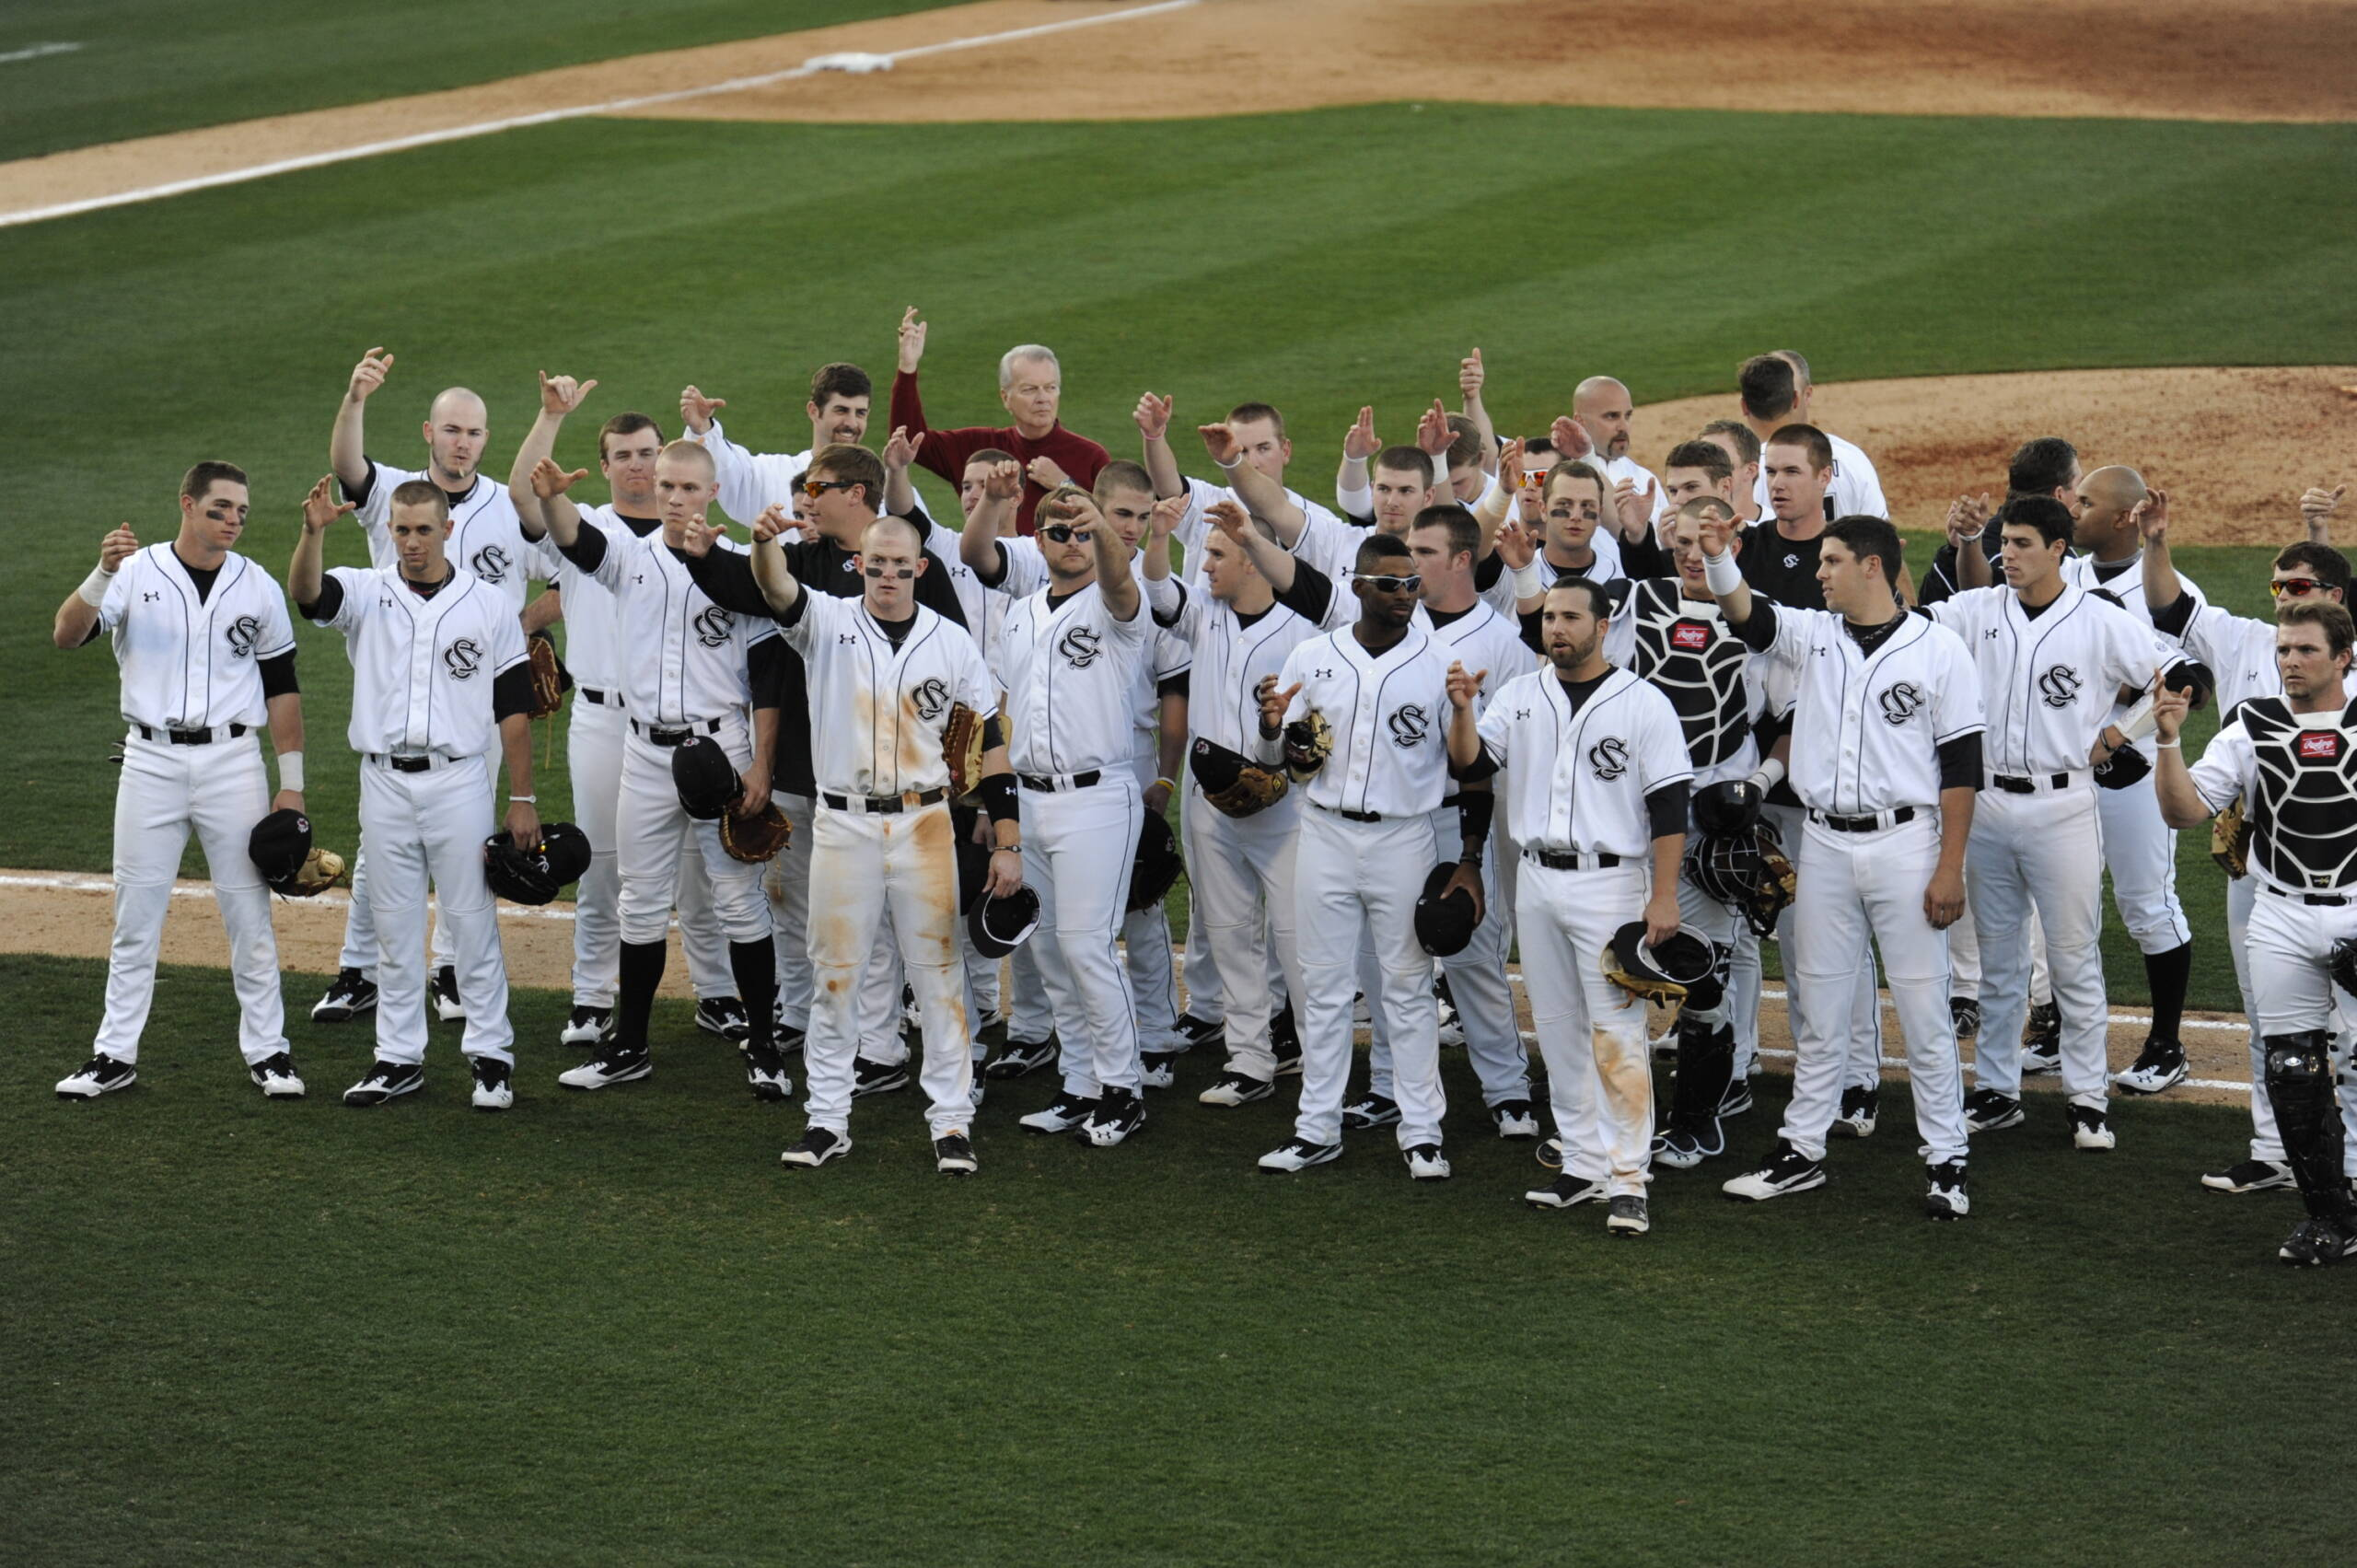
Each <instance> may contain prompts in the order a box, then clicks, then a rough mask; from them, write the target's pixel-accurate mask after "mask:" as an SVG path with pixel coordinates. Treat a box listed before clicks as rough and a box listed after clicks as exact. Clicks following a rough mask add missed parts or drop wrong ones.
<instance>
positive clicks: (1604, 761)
mask: <svg viewBox="0 0 2357 1568" xmlns="http://www.w3.org/2000/svg"><path fill="white" fill-rule="evenodd" d="M1587 765H1588V766H1589V767H1590V768H1592V769H1594V770H1595V771H1596V778H1597V779H1598V780H1600V781H1602V782H1603V783H1605V784H1610V783H1611V782H1612V781H1613V780H1614V779H1617V778H1619V777H1620V775H1621V774H1623V773H1625V772H1628V771H1629V743H1628V742H1627V741H1625V740H1623V739H1621V738H1620V737H1619V736H1617V735H1608V736H1606V737H1605V738H1603V739H1602V740H1599V741H1597V742H1596V744H1595V745H1593V746H1591V747H1589V748H1588V749H1587Z"/></svg>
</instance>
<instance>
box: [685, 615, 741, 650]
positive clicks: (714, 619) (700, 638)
mask: <svg viewBox="0 0 2357 1568" xmlns="http://www.w3.org/2000/svg"><path fill="white" fill-rule="evenodd" d="M692 624H693V625H694V627H695V629H696V641H697V642H699V643H702V645H704V646H705V647H707V648H716V647H718V646H720V645H721V644H723V643H725V642H726V641H728V639H729V636H730V635H731V633H734V632H735V631H736V630H737V618H736V617H735V616H733V615H731V614H729V613H728V611H726V610H723V609H721V608H720V606H718V605H716V604H708V605H705V606H704V607H703V608H702V610H697V611H696V618H695V620H694V621H693V622H692Z"/></svg>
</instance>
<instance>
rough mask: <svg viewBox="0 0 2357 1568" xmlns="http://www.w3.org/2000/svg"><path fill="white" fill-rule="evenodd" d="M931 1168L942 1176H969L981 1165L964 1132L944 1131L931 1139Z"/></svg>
mask: <svg viewBox="0 0 2357 1568" xmlns="http://www.w3.org/2000/svg"><path fill="white" fill-rule="evenodd" d="M933 1168H934V1169H935V1170H937V1171H939V1172H941V1174H942V1175H944V1176H971V1175H973V1174H974V1173H975V1172H976V1171H978V1170H980V1169H981V1168H982V1167H981V1161H980V1160H977V1159H976V1158H975V1157H974V1145H973V1144H972V1143H971V1141H970V1140H969V1139H968V1138H967V1136H966V1134H965V1133H963V1132H944V1133H943V1134H942V1135H941V1136H940V1137H938V1138H935V1140H934V1141H933Z"/></svg>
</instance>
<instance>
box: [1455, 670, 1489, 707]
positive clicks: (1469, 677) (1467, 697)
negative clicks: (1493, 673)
mask: <svg viewBox="0 0 2357 1568" xmlns="http://www.w3.org/2000/svg"><path fill="white" fill-rule="evenodd" d="M1487 679H1490V672H1489V671H1488V670H1486V669H1485V670H1483V671H1481V672H1480V674H1479V675H1474V674H1470V673H1469V672H1468V671H1467V670H1466V668H1465V666H1464V665H1463V663H1461V662H1460V661H1458V660H1455V659H1452V660H1450V661H1449V666H1448V702H1449V705H1450V706H1451V707H1457V708H1469V707H1471V706H1472V705H1473V699H1474V698H1476V697H1478V696H1480V694H1481V682H1483V681H1484V680H1487Z"/></svg>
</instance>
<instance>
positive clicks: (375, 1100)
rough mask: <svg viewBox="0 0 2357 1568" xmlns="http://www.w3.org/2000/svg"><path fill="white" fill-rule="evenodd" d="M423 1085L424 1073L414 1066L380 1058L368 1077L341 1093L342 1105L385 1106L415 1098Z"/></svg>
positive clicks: (370, 1064)
mask: <svg viewBox="0 0 2357 1568" xmlns="http://www.w3.org/2000/svg"><path fill="white" fill-rule="evenodd" d="M424 1082H425V1069H424V1067H421V1066H419V1065H418V1064H417V1063H414V1062H388V1061H386V1060H385V1059H384V1058H383V1057H381V1056H379V1057H378V1058H377V1060H376V1061H374V1062H372V1063H369V1064H368V1073H367V1075H366V1077H363V1078H362V1079H361V1080H360V1081H359V1082H358V1083H356V1084H354V1085H353V1086H352V1087H350V1088H348V1089H346V1090H344V1091H343V1103H344V1104H346V1105H356V1106H361V1107H368V1106H377V1105H382V1104H384V1103H385V1102H386V1101H387V1100H389V1099H392V1098H395V1097H397V1096H400V1095H408V1094H415V1093H416V1092H417V1090H418V1086H420V1085H422V1084H424Z"/></svg>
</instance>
